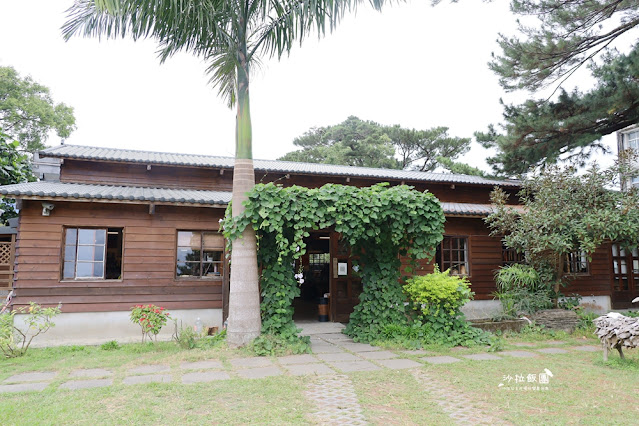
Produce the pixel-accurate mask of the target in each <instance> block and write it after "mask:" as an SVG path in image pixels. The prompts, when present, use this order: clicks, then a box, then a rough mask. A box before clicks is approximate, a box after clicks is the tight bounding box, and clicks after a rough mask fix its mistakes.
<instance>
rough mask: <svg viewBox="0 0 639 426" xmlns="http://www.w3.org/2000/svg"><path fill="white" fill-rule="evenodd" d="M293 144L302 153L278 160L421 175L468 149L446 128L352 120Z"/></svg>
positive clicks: (465, 141)
mask: <svg viewBox="0 0 639 426" xmlns="http://www.w3.org/2000/svg"><path fill="white" fill-rule="evenodd" d="M293 144H294V145H295V146H298V147H300V148H301V149H299V150H297V151H292V152H289V153H288V154H286V155H285V156H283V157H281V158H280V160H286V161H303V162H308V163H325V164H341V165H346V166H360V167H378V168H387V169H407V168H412V169H416V170H421V171H433V170H435V168H436V167H437V166H438V165H439V163H438V157H448V158H457V157H458V156H459V155H461V154H464V153H466V152H468V150H469V149H470V139H468V138H457V137H453V136H449V135H448V128H447V127H433V128H431V129H427V130H415V129H405V128H402V127H400V126H399V125H394V126H383V125H380V124H378V123H375V122H373V121H364V120H360V119H359V118H357V117H354V116H350V117H348V118H347V119H346V120H345V121H344V122H342V123H340V124H336V125H334V126H327V127H315V128H312V129H310V130H309V131H307V132H306V133H304V135H302V136H300V137H298V138H295V140H294V141H293ZM396 154H397V156H398V157H399V158H400V160H399V161H398V160H397V159H396V158H395V157H396Z"/></svg>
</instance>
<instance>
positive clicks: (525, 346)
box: [512, 342, 537, 348]
mask: <svg viewBox="0 0 639 426" xmlns="http://www.w3.org/2000/svg"><path fill="white" fill-rule="evenodd" d="M512 345H513V346H518V347H520V348H534V347H535V346H537V345H536V344H534V343H526V342H519V343H513V344H512Z"/></svg>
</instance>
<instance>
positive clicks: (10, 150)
mask: <svg viewBox="0 0 639 426" xmlns="http://www.w3.org/2000/svg"><path fill="white" fill-rule="evenodd" d="M1 70H2V68H0V71H1ZM9 140H10V139H9V136H8V135H6V134H4V133H3V132H2V131H0V185H11V184H14V183H22V182H33V181H34V180H35V176H34V175H33V172H31V164H30V163H29V158H28V156H27V155H25V154H23V153H21V152H20V151H19V150H18V149H19V146H20V143H19V142H18V141H13V142H9ZM0 210H1V211H0V225H5V224H6V223H7V220H8V219H11V218H12V217H16V216H17V215H18V214H17V213H16V211H15V208H14V200H12V199H7V198H3V199H2V200H0Z"/></svg>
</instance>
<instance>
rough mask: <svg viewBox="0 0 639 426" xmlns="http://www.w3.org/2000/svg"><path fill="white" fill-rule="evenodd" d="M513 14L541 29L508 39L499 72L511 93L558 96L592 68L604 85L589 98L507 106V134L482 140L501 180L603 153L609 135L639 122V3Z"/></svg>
mask: <svg viewBox="0 0 639 426" xmlns="http://www.w3.org/2000/svg"><path fill="white" fill-rule="evenodd" d="M512 10H513V12H514V13H516V14H520V15H522V16H525V17H526V19H527V20H529V19H533V18H532V17H536V18H537V19H538V20H539V22H527V24H526V25H520V27H519V31H520V33H521V35H522V37H521V38H520V37H507V36H505V35H502V36H501V38H500V40H499V44H500V46H501V48H502V51H503V53H502V55H499V56H497V57H496V58H495V59H494V61H493V62H492V64H491V69H492V70H493V71H494V72H495V73H496V74H497V75H498V76H499V77H500V83H501V85H502V86H503V87H504V88H505V89H507V90H519V89H521V90H526V91H532V92H534V91H536V90H538V89H542V88H545V87H547V86H548V85H551V84H556V88H557V89H558V88H559V87H560V86H561V84H563V83H564V81H565V80H566V79H568V78H569V77H570V76H571V75H572V74H573V73H574V72H575V71H576V70H577V68H579V67H582V66H583V65H586V64H587V65H588V67H589V68H590V71H591V74H592V77H594V79H595V81H596V82H595V85H594V87H593V88H592V89H590V90H589V91H586V92H582V91H579V90H578V89H575V90H573V91H572V92H570V93H569V92H566V91H564V90H563V89H560V91H559V96H558V97H556V98H553V96H552V94H551V96H548V94H547V93H544V94H543V95H542V97H541V99H529V100H527V101H526V102H524V103H523V104H521V105H506V106H505V111H504V119H505V123H504V124H503V128H504V130H505V132H504V134H498V133H497V132H495V131H494V129H491V130H489V133H488V134H486V135H479V137H478V139H484V140H485V141H487V142H488V145H490V146H495V147H497V148H498V154H497V155H496V156H495V157H493V158H491V159H489V163H491V164H492V165H493V167H494V169H495V170H496V172H497V173H504V174H507V175H511V174H519V173H525V172H527V171H528V169H529V168H530V167H534V166H538V165H542V164H549V163H553V162H555V161H557V159H558V158H559V157H560V156H562V157H564V158H565V157H566V153H569V155H568V156H569V157H571V158H574V159H575V160H578V161H581V162H583V161H584V160H585V159H586V158H587V157H588V156H589V155H590V154H591V153H592V152H593V151H594V150H596V149H597V148H603V145H602V144H601V142H600V139H601V137H602V136H604V135H608V134H611V133H613V132H615V131H617V130H619V129H622V128H624V127H627V126H629V125H631V124H635V123H637V122H639V104H637V102H636V99H638V98H639V79H637V76H639V44H636V35H635V36H634V39H633V38H631V39H630V40H628V39H627V38H626V37H627V36H628V35H629V34H626V32H627V31H632V30H635V29H636V27H637V19H638V18H639V6H638V4H637V2H636V1H629V2H625V1H612V0H513V1H512ZM635 34H636V33H635ZM619 36H624V37H621V38H620V39H617V37H619ZM620 40H623V41H622V42H621V43H622V44H621V43H618V42H619V41H620ZM628 42H630V43H634V45H631V46H630V47H629V49H628V47H627V43H628ZM616 43H617V44H616ZM618 47H619V48H621V50H617V48H618ZM628 50H629V51H628ZM553 94H554V93H553ZM550 99H552V100H550Z"/></svg>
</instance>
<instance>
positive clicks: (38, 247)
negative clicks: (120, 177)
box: [14, 201, 224, 312]
mask: <svg viewBox="0 0 639 426" xmlns="http://www.w3.org/2000/svg"><path fill="white" fill-rule="evenodd" d="M41 211H42V208H41V206H40V203H38V202H33V201H24V204H23V208H22V210H21V212H20V214H21V218H20V228H19V234H18V240H17V243H16V256H17V268H16V298H15V299H14V306H26V305H28V303H29V302H30V301H35V302H37V303H40V304H46V305H56V304H58V303H59V302H62V304H63V312H105V311H125V310H129V309H130V308H131V306H133V305H135V304H138V303H153V304H156V305H161V306H164V307H166V308H168V309H196V308H222V279H219V280H197V279H195V280H177V279H175V255H176V241H175V240H176V230H177V229H180V230H182V229H183V230H217V229H218V226H219V222H218V220H219V219H220V218H222V217H223V214H224V210H223V209H214V208H197V207H172V206H156V213H155V214H153V215H150V214H149V213H148V206H145V205H134V204H119V205H118V204H107V203H79V202H76V203H66V202H56V203H55V209H54V210H53V211H52V212H51V216H48V217H45V216H42V215H41ZM64 226H80V227H82V226H85V227H114V228H123V229H124V253H123V265H122V269H123V274H122V279H121V280H109V281H104V280H100V281H90V280H86V281H61V279H60V263H61V255H62V245H63V241H62V238H63V229H64Z"/></svg>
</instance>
